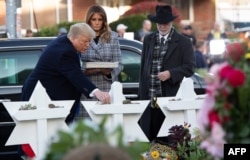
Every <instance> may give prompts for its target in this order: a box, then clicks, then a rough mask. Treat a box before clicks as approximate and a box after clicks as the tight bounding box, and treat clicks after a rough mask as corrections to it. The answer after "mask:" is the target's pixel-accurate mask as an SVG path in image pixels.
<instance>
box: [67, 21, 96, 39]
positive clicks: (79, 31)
mask: <svg viewBox="0 0 250 160" xmlns="http://www.w3.org/2000/svg"><path fill="white" fill-rule="evenodd" d="M67 36H68V37H72V38H76V37H78V36H86V37H89V38H91V39H93V38H94V37H95V31H94V30H93V29H92V28H91V27H90V26H89V25H88V24H87V23H76V24H73V25H71V26H70V29H69V32H68V35H67Z"/></svg>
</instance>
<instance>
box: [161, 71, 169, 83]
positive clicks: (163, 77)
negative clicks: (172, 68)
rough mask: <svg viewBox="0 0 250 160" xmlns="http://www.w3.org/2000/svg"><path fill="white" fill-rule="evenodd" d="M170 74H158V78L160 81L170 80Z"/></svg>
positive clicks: (165, 72) (164, 72)
mask: <svg viewBox="0 0 250 160" xmlns="http://www.w3.org/2000/svg"><path fill="white" fill-rule="evenodd" d="M170 77H171V74H170V72H169V71H168V70H166V71H163V72H160V73H158V78H159V80H160V81H166V80H168V79H170Z"/></svg>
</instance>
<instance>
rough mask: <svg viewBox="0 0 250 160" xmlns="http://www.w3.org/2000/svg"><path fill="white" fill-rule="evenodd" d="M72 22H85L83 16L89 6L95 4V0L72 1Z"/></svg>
mask: <svg viewBox="0 0 250 160" xmlns="http://www.w3.org/2000/svg"><path fill="white" fill-rule="evenodd" d="M72 3H73V4H72V8H73V20H75V21H77V20H79V21H85V15H86V12H87V10H88V8H89V6H91V5H93V4H95V0H72Z"/></svg>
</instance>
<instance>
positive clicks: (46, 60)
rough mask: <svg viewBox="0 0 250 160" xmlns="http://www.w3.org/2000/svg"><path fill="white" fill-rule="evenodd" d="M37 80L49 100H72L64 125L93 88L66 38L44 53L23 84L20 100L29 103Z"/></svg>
mask: <svg viewBox="0 0 250 160" xmlns="http://www.w3.org/2000/svg"><path fill="white" fill-rule="evenodd" d="M38 80H39V81H40V82H41V84H42V85H43V87H44V88H45V89H46V92H47V93H48V95H49V97H50V98H51V99H52V100H75V103H74V105H73V107H72V109H71V113H70V115H69V116H68V117H67V119H66V121H67V122H70V121H72V120H73V118H74V115H75V112H76V110H77V108H78V106H79V104H80V103H79V102H80V97H81V93H83V94H84V95H85V96H87V97H89V94H90V93H91V92H92V91H93V90H94V89H95V88H96V86H95V85H94V84H93V83H92V82H90V81H89V79H88V78H87V77H85V76H84V74H83V72H82V71H81V67H80V59H79V54H77V51H76V50H75V48H74V47H73V45H72V43H71V42H70V41H69V39H68V38H67V36H66V35H63V36H60V37H58V38H56V39H55V40H53V41H52V42H51V43H49V44H48V46H47V47H46V48H45V49H44V51H43V53H42V55H41V57H40V59H39V61H38V63H37V65H36V67H35V68H34V70H33V71H32V73H31V74H30V76H29V77H28V79H27V80H26V81H25V83H24V86H23V90H22V96H21V100H23V101H27V100H29V98H30V96H31V94H32V92H33V90H34V88H35V85H36V83H37V81H38Z"/></svg>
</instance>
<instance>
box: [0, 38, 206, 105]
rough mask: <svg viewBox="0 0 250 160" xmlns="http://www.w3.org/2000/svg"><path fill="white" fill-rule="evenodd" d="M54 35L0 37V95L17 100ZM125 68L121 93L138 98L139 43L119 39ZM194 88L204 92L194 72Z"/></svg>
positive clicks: (140, 48)
mask: <svg viewBox="0 0 250 160" xmlns="http://www.w3.org/2000/svg"><path fill="white" fill-rule="evenodd" d="M53 39H54V38H26V39H12V40H11V39H8V40H2V41H0V71H1V74H0V99H9V100H11V101H16V100H19V96H20V93H21V88H22V85H23V83H24V81H25V79H26V78H27V76H28V75H29V74H30V72H31V71H32V69H33V68H34V66H35V65H36V63H37V61H38V59H39V56H40V55H41V53H42V50H43V49H44V47H46V45H47V44H48V43H49V42H50V41H51V40H53ZM120 47H121V51H122V62H123V64H124V69H123V71H122V72H121V74H120V75H119V81H120V82H121V83H122V85H123V94H124V95H125V96H126V98H128V99H132V100H133V99H137V98H138V96H137V91H138V86H139V84H138V81H139V70H140V60H141V56H140V54H141V50H142V43H141V42H139V41H135V40H127V39H120ZM192 79H193V80H194V90H195V92H196V93H197V94H203V93H205V89H204V88H205V85H204V81H203V80H202V78H200V77H199V76H198V75H197V74H194V75H193V77H192Z"/></svg>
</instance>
